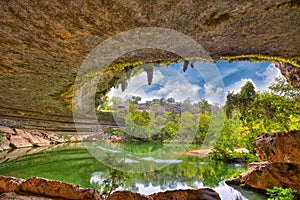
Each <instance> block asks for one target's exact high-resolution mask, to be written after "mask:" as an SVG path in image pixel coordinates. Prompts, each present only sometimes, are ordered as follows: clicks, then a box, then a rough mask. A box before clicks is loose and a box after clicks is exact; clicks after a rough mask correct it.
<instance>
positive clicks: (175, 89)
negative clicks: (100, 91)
mask: <svg viewBox="0 0 300 200" xmlns="http://www.w3.org/2000/svg"><path fill="white" fill-rule="evenodd" d="M153 84H156V85H159V86H160V88H157V89H153V90H151V91H150V92H145V91H146V89H147V88H148V87H149V85H148V82H147V74H146V73H145V72H142V73H141V74H139V75H137V76H135V77H133V78H132V79H131V80H130V81H129V82H128V87H127V89H126V90H125V91H124V92H122V90H121V88H120V87H119V88H118V89H116V88H112V89H111V91H110V92H109V93H108V97H109V98H111V97H112V96H118V97H121V98H125V97H126V96H133V95H134V96H140V97H142V102H145V101H147V100H152V99H160V98H162V97H165V98H170V97H174V98H175V99H176V101H183V100H185V99H187V98H188V97H190V98H191V99H193V100H194V101H196V100H198V99H199V97H198V93H199V91H200V89H201V87H200V86H198V85H195V84H191V83H189V82H188V81H187V80H186V79H185V78H184V77H183V76H182V75H181V74H180V73H178V72H175V71H174V70H172V71H169V73H168V77H165V76H164V75H163V74H162V73H161V72H160V71H159V70H155V71H154V74H153V81H152V85H153ZM150 87H151V86H150Z"/></svg>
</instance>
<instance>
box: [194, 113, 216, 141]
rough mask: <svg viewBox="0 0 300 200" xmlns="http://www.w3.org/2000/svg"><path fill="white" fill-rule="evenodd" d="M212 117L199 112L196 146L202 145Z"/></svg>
mask: <svg viewBox="0 0 300 200" xmlns="http://www.w3.org/2000/svg"><path fill="white" fill-rule="evenodd" d="M211 119H212V116H211V114H208V113H207V112H201V113H199V114H198V129H197V134H196V136H195V141H196V144H202V143H203V141H204V139H205V137H206V134H207V132H208V128H209V122H210V121H211Z"/></svg>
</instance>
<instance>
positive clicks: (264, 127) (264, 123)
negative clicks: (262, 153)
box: [225, 78, 300, 154]
mask: <svg viewBox="0 0 300 200" xmlns="http://www.w3.org/2000/svg"><path fill="white" fill-rule="evenodd" d="M225 111H226V116H227V118H230V119H233V118H235V119H236V120H237V119H238V120H240V121H241V126H240V127H239V131H240V135H241V136H242V137H241V141H240V142H239V145H243V146H245V147H246V148H247V149H248V150H249V151H250V153H253V154H254V153H255V152H254V149H253V146H252V144H251V143H252V142H253V140H254V139H255V138H256V137H257V136H258V135H260V134H262V133H264V132H278V131H289V130H292V129H299V126H300V125H299V122H300V90H299V89H294V88H292V87H291V86H289V85H288V84H287V83H286V82H285V80H284V79H280V78H276V79H275V82H274V83H272V84H271V85H270V87H269V90H268V91H263V92H255V90H254V86H253V84H252V83H251V82H247V83H246V84H245V85H244V86H243V87H242V88H241V92H239V93H237V94H234V93H229V94H228V95H227V100H226V104H225Z"/></svg>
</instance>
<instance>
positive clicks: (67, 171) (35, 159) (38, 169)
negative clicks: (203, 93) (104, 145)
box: [0, 143, 265, 200]
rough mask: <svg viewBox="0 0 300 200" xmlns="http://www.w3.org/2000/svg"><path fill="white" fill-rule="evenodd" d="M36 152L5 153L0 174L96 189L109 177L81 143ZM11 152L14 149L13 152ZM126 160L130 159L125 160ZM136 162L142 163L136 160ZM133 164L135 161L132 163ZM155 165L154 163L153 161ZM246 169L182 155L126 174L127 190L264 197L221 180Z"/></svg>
mask: <svg viewBox="0 0 300 200" xmlns="http://www.w3.org/2000/svg"><path fill="white" fill-rule="evenodd" d="M117 145H119V147H122V148H123V149H126V150H128V151H129V152H130V151H133V152H135V153H136V152H140V153H141V152H148V151H154V150H155V149H157V148H160V145H159V144H152V145H151V144H134V145H132V144H117ZM23 151H24V150H23ZM30 151H35V152H37V153H32V154H25V155H23V156H22V155H20V154H19V155H20V156H18V155H16V154H15V155H14V156H9V155H8V156H7V159H2V163H1V164H0V174H2V175H10V176H15V177H20V178H24V179H27V178H29V177H32V176H39V177H44V178H48V179H54V180H60V181H64V182H68V183H73V184H77V185H80V186H82V187H93V188H99V183H101V182H102V181H103V179H105V178H107V177H109V170H108V168H107V167H106V166H105V165H103V164H102V163H101V162H99V161H98V160H97V159H95V158H94V157H93V156H91V154H90V153H89V152H88V151H87V150H86V148H85V147H84V146H83V145H82V144H80V143H77V144H70V145H60V146H53V147H52V148H47V149H44V150H42V149H41V151H40V152H38V151H39V150H38V148H36V149H31V150H29V152H30ZM12 153H13V152H12ZM144 160H145V161H146V162H148V163H149V162H153V163H159V162H162V160H161V159H157V158H155V157H153V158H147V157H146V158H145V159H144ZM127 162H132V161H130V160H127ZM138 162H142V160H139V161H138ZM132 163H133V164H134V162H132ZM153 166H155V164H153ZM245 170H246V166H241V165H234V164H231V165H228V164H224V163H222V162H217V161H213V160H209V159H200V158H198V157H193V156H187V155H183V156H181V157H180V158H179V159H178V160H177V161H176V162H170V163H169V164H168V165H167V166H166V167H164V168H161V169H158V170H154V171H152V172H147V173H146V172H145V173H129V174H127V176H128V178H127V179H126V181H125V185H124V186H123V187H122V188H120V189H127V190H131V191H134V192H139V193H143V194H151V193H155V192H160V191H166V190H173V189H187V188H203V187H210V188H213V189H215V190H216V191H217V192H218V193H219V194H220V196H221V197H222V199H226V200H230V199H232V200H236V199H265V197H264V196H262V195H260V194H257V193H254V192H250V191H246V190H243V189H241V188H233V187H230V186H228V185H227V184H226V183H224V180H226V179H228V178H230V177H234V176H236V175H238V174H240V173H242V172H244V171H245Z"/></svg>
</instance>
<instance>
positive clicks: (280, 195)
mask: <svg viewBox="0 0 300 200" xmlns="http://www.w3.org/2000/svg"><path fill="white" fill-rule="evenodd" d="M267 195H268V196H269V198H268V200H294V199H296V195H297V191H296V190H292V189H291V188H285V189H284V188H281V187H276V186H274V187H273V189H268V190H267Z"/></svg>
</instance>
